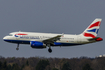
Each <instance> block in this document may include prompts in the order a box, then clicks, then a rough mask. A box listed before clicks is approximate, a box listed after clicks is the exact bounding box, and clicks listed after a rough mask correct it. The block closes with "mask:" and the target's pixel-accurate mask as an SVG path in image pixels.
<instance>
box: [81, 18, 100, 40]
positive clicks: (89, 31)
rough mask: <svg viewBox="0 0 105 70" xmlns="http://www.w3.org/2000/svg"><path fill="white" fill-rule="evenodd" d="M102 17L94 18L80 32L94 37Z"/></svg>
mask: <svg viewBox="0 0 105 70" xmlns="http://www.w3.org/2000/svg"><path fill="white" fill-rule="evenodd" d="M101 21H102V19H99V18H96V19H95V20H94V21H93V22H92V23H91V24H90V25H89V26H88V28H87V29H86V30H85V31H84V32H83V33H82V34H83V36H85V37H92V38H95V37H96V36H97V34H98V31H99V27H100V24H101Z"/></svg>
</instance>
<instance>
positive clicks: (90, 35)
mask: <svg viewBox="0 0 105 70" xmlns="http://www.w3.org/2000/svg"><path fill="white" fill-rule="evenodd" d="M84 36H86V37H92V38H95V36H94V35H93V34H90V33H84Z"/></svg>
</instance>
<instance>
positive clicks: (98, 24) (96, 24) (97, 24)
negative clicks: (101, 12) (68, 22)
mask: <svg viewBox="0 0 105 70" xmlns="http://www.w3.org/2000/svg"><path fill="white" fill-rule="evenodd" d="M100 23H101V22H100V21H98V22H96V23H94V24H92V25H91V26H90V27H89V28H92V27H95V26H100ZM89 28H88V29H89Z"/></svg>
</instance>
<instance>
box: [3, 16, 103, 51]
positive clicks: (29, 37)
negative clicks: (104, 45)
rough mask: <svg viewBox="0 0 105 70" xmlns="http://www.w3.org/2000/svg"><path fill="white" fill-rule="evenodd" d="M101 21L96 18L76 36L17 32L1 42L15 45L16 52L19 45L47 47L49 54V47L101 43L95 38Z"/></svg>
mask: <svg viewBox="0 0 105 70" xmlns="http://www.w3.org/2000/svg"><path fill="white" fill-rule="evenodd" d="M101 21H102V19H100V18H96V19H95V20H94V21H93V22H92V23H91V24H90V25H89V26H88V27H87V28H86V30H85V31H84V32H83V33H81V34H78V35H71V34H64V33H62V34H54V33H38V32H21V31H19V32H12V33H10V34H9V35H8V36H5V37H4V38H3V40H4V41H6V42H10V43H16V44H17V48H16V50H19V44H30V46H31V47H32V48H38V49H41V48H46V47H49V49H48V52H49V53H51V52H52V49H51V46H74V45H83V44H89V43H94V42H99V41H102V40H103V39H102V38H101V37H97V34H98V31H99V27H100V24H101Z"/></svg>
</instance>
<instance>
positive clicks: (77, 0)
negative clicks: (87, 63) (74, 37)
mask: <svg viewBox="0 0 105 70" xmlns="http://www.w3.org/2000/svg"><path fill="white" fill-rule="evenodd" d="M95 18H102V19H103V20H102V24H101V27H100V31H99V34H98V36H100V37H102V38H103V39H104V38H105V32H104V30H105V20H104V19H105V1H104V0H95V1H93V0H88V1H86V0H85V1H84V0H0V35H1V36H0V42H1V46H0V55H1V56H4V57H33V56H40V57H59V58H64V57H65V58H73V57H81V56H87V57H95V56H98V55H100V54H105V46H104V41H102V42H97V43H93V44H87V45H80V46H71V47H61V48H60V47H53V48H52V50H53V52H52V53H48V51H47V50H48V48H46V49H32V48H31V47H30V45H20V47H19V51H16V46H17V45H16V44H12V43H7V42H4V41H3V39H2V38H3V37H4V36H5V35H8V34H9V33H10V32H15V31H20V30H21V31H28V32H29V31H30V32H46V33H49V32H50V33H65V34H66V33H67V34H79V33H81V32H83V31H84V30H85V29H86V28H87V26H88V25H89V24H90V23H91V22H92V21H93V20H94V19H95Z"/></svg>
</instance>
